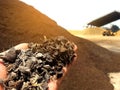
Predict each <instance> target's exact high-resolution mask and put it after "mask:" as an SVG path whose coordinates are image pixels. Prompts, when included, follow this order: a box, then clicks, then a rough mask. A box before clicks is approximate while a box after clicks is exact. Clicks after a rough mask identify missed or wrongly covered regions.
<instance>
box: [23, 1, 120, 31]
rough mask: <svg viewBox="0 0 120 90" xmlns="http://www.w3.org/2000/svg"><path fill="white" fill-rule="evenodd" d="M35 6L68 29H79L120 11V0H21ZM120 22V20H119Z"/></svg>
mask: <svg viewBox="0 0 120 90" xmlns="http://www.w3.org/2000/svg"><path fill="white" fill-rule="evenodd" d="M21 1H24V2H26V3H27V4H30V5H32V6H34V7H35V8H36V9H38V10H39V11H40V12H42V13H44V14H46V15H47V16H48V17H50V18H52V19H53V20H55V21H56V22H57V24H58V25H60V26H62V27H64V28H66V29H70V30H72V29H74V30H76V29H77V30H79V29H81V28H83V27H84V26H85V25H86V24H87V23H88V22H90V21H92V20H94V19H96V18H99V17H101V16H104V15H106V14H108V13H111V12H112V11H114V10H117V11H120V0H21ZM118 22H119V24H120V21H119V20H118Z"/></svg>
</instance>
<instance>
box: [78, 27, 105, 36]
mask: <svg viewBox="0 0 120 90" xmlns="http://www.w3.org/2000/svg"><path fill="white" fill-rule="evenodd" d="M103 31H104V29H103V28H99V27H91V28H86V29H84V30H82V31H80V32H79V34H80V35H102V33H103Z"/></svg>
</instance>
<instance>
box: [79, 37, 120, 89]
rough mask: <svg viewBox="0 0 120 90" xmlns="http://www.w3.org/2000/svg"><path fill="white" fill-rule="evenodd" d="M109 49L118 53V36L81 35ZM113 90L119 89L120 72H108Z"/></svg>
mask: <svg viewBox="0 0 120 90" xmlns="http://www.w3.org/2000/svg"><path fill="white" fill-rule="evenodd" d="M81 37H82V38H85V39H88V40H90V41H92V42H94V43H96V44H97V45H100V46H101V47H104V48H106V49H108V50H110V51H113V52H116V53H120V36H81ZM108 76H109V78H110V83H111V84H112V85H113V86H114V90H120V72H111V73H108Z"/></svg>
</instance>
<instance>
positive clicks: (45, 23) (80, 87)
mask: <svg viewBox="0 0 120 90" xmlns="http://www.w3.org/2000/svg"><path fill="white" fill-rule="evenodd" d="M61 35H64V36H65V37H66V38H67V39H70V40H71V41H73V42H74V43H75V44H76V45H77V46H78V50H77V54H78V55H77V60H76V62H75V63H74V64H73V65H72V67H71V68H70V70H69V72H68V74H67V76H66V77H65V78H64V79H63V82H62V83H61V85H60V87H59V89H60V90H113V86H112V85H111V84H110V82H109V78H108V76H107V73H109V72H115V71H120V60H119V58H120V57H119V55H117V54H114V53H112V52H110V51H108V50H107V49H104V48H102V47H99V46H97V45H96V44H94V43H92V42H90V41H88V40H85V39H82V38H78V37H75V36H73V35H71V34H70V33H69V32H67V31H66V30H65V29H64V28H62V27H60V26H58V25H57V23H56V22H55V21H53V20H51V19H50V18H49V17H47V16H45V15H44V14H42V13H40V12H39V11H37V10H35V9H34V8H33V7H31V6H29V5H26V4H25V3H22V2H20V1H18V0H0V46H1V47H0V51H2V50H5V49H7V48H10V47H11V46H14V45H16V44H19V43H22V42H37V43H39V42H41V41H42V40H41V39H43V37H45V36H46V37H47V38H51V37H56V36H61Z"/></svg>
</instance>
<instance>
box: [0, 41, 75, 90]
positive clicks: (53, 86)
mask: <svg viewBox="0 0 120 90" xmlns="http://www.w3.org/2000/svg"><path fill="white" fill-rule="evenodd" d="M14 48H15V49H16V50H19V49H20V50H21V49H22V50H26V49H28V44H27V43H24V44H19V45H17V46H15V47H14ZM76 50H77V46H76V45H75V46H74V51H76ZM3 54H4V53H3ZM75 58H76V57H75ZM75 58H74V59H75ZM2 61H3V60H2V59H1V63H0V72H1V73H0V78H1V79H6V77H7V71H6V67H5V66H4V64H2ZM69 67H70V65H69V66H66V67H63V72H64V74H63V77H64V76H65V74H66V73H67V71H68V68H69ZM63 77H62V78H60V79H57V80H50V82H49V83H48V88H49V89H48V90H57V88H58V86H59V84H60V82H61V81H62V79H63ZM0 90H3V87H2V86H1V87H0Z"/></svg>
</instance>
